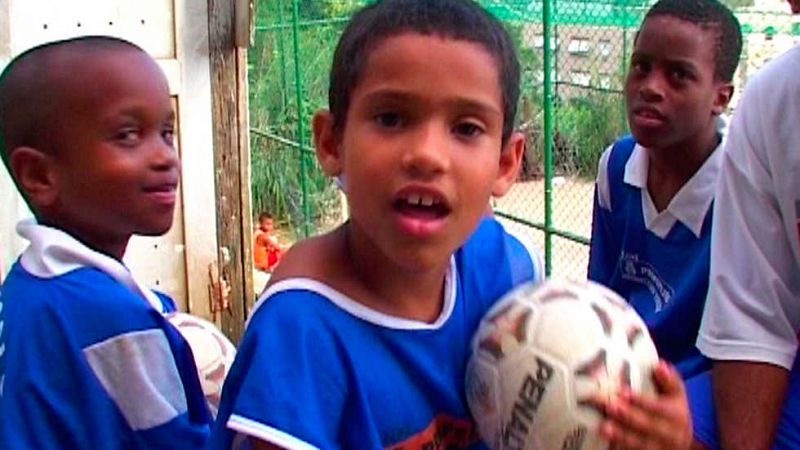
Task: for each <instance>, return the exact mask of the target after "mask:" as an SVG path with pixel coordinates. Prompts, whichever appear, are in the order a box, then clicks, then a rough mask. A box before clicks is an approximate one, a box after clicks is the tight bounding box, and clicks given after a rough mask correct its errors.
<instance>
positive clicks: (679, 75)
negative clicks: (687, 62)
mask: <svg viewBox="0 0 800 450" xmlns="http://www.w3.org/2000/svg"><path fill="white" fill-rule="evenodd" d="M690 76H691V74H690V73H689V71H687V70H685V69H675V70H673V71H672V78H674V79H676V80H678V81H686V80H688V79H689V78H690Z"/></svg>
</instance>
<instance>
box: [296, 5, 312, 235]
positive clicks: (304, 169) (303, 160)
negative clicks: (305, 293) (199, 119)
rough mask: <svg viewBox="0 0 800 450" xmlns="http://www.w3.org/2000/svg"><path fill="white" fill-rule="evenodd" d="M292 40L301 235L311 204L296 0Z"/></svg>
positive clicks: (307, 232)
mask: <svg viewBox="0 0 800 450" xmlns="http://www.w3.org/2000/svg"><path fill="white" fill-rule="evenodd" d="M292 40H293V46H294V83H295V95H296V97H297V142H298V143H299V144H300V190H301V192H302V202H303V237H308V236H309V235H310V234H311V223H310V218H311V204H310V203H309V201H308V186H307V183H306V176H307V174H308V165H309V163H308V156H307V154H306V152H305V151H304V150H305V149H306V139H305V134H306V132H305V127H304V126H303V125H304V124H305V122H306V117H305V113H304V109H305V108H304V107H303V106H304V105H303V86H302V80H301V77H300V5H299V1H298V0H293V1H292Z"/></svg>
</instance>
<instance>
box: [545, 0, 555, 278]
mask: <svg viewBox="0 0 800 450" xmlns="http://www.w3.org/2000/svg"><path fill="white" fill-rule="evenodd" d="M543 1H544V8H543V9H542V43H543V45H544V58H543V59H544V86H543V89H544V95H543V96H542V98H543V102H544V104H543V105H542V108H543V110H544V208H545V211H544V261H545V272H546V274H547V275H548V276H549V275H550V273H551V272H552V264H553V235H552V229H553V134H554V133H553V128H554V127H553V125H554V124H553V79H552V78H553V50H552V48H551V46H550V42H551V39H552V36H551V33H552V31H553V30H552V20H553V12H552V6H553V3H552V2H553V0H543Z"/></svg>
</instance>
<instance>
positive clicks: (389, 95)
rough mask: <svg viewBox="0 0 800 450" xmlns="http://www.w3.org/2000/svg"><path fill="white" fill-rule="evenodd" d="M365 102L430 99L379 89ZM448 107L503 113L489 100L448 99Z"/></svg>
mask: <svg viewBox="0 0 800 450" xmlns="http://www.w3.org/2000/svg"><path fill="white" fill-rule="evenodd" d="M364 101H365V102H366V103H367V104H374V103H382V102H389V103H391V102H398V103H407V102H411V103H429V102H430V99H429V98H426V97H425V96H422V95H417V94H415V93H413V92H407V91H402V90H395V89H379V90H375V91H373V92H370V93H368V94H366V95H365V96H364ZM445 103H446V104H447V105H448V106H451V107H454V108H457V109H466V110H469V111H476V112H479V113H483V114H491V115H497V116H502V115H503V111H502V110H501V109H500V106H499V105H495V104H494V103H495V102H494V101H492V100H491V99H489V98H486V99H483V98H477V97H467V96H459V97H455V98H448V99H446V100H445Z"/></svg>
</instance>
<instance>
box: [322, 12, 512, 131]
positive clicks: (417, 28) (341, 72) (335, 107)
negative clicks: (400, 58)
mask: <svg viewBox="0 0 800 450" xmlns="http://www.w3.org/2000/svg"><path fill="white" fill-rule="evenodd" d="M406 32H414V33H419V34H422V35H435V36H441V37H445V38H450V39H458V40H464V41H469V42H473V43H476V44H479V45H481V46H483V47H484V48H485V49H486V50H487V51H488V53H489V54H490V55H491V56H492V58H493V59H494V60H495V63H496V65H497V70H498V75H499V79H500V90H501V92H502V96H503V142H505V141H506V139H508V137H509V136H510V135H511V131H512V130H513V128H514V117H515V116H516V113H517V101H518V99H519V79H520V67H519V60H518V58H517V53H516V50H515V47H514V43H513V41H512V40H511V36H510V35H509V34H508V31H507V30H506V29H505V27H504V26H503V24H502V23H500V21H498V20H497V19H496V18H494V17H493V16H492V15H491V14H489V12H487V11H486V10H484V9H483V8H482V7H481V6H480V5H478V4H477V3H475V2H474V1H472V0H379V1H377V2H375V3H373V4H371V5H369V6H366V7H364V8H363V9H361V10H359V11H358V12H356V13H355V14H354V15H353V17H352V18H351V19H350V22H349V23H348V24H347V27H346V28H345V30H344V33H343V34H342V36H341V37H340V38H339V42H338V44H337V45H336V51H335V52H334V55H333V67H332V69H331V74H330V86H329V88H328V103H329V107H330V110H331V113H332V114H333V120H334V130H335V131H337V132H342V131H343V130H344V126H345V121H346V118H347V111H348V109H349V106H350V96H351V95H352V93H353V90H354V89H355V87H356V86H357V85H358V82H359V79H360V77H361V75H362V73H361V72H362V71H363V70H364V66H365V64H366V62H367V59H368V58H369V54H370V52H372V51H373V50H374V49H375V47H377V46H378V44H380V43H381V42H382V41H383V40H385V39H386V38H389V37H392V36H397V35H399V34H402V33H406Z"/></svg>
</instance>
